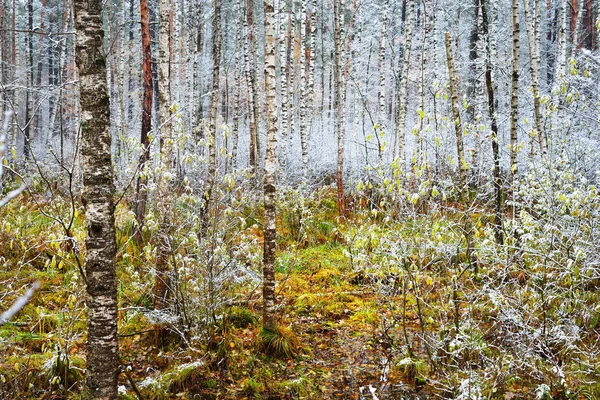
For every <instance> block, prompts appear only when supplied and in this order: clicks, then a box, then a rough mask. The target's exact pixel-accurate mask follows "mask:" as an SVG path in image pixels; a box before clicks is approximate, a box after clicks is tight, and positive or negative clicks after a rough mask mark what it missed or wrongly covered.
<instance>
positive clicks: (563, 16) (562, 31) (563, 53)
mask: <svg viewBox="0 0 600 400" xmlns="http://www.w3.org/2000/svg"><path fill="white" fill-rule="evenodd" d="M567 6H568V5H567V0H561V3H560V10H559V19H560V26H559V28H558V39H557V45H558V46H557V49H556V52H557V56H556V60H557V61H556V73H555V74H554V82H555V84H558V85H561V81H562V80H564V79H565V78H566V76H567V53H568V48H567V22H568V20H569V18H568V13H569V11H568V10H567Z"/></svg>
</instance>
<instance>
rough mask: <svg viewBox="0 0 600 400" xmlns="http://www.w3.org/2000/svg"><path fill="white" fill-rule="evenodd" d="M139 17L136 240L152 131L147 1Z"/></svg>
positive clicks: (142, 3) (145, 196)
mask: <svg viewBox="0 0 600 400" xmlns="http://www.w3.org/2000/svg"><path fill="white" fill-rule="evenodd" d="M140 16H141V26H142V77H143V79H142V80H143V86H144V95H143V99H142V131H141V134H140V143H141V144H142V154H141V155H140V161H139V167H138V168H139V176H138V180H137V187H136V193H137V206H136V212H135V217H136V221H137V225H138V231H137V232H138V233H137V235H136V237H137V239H138V240H141V238H142V236H141V233H142V232H141V230H142V227H143V226H144V214H145V213H146V203H147V201H148V188H147V183H148V176H147V174H146V171H145V168H146V163H147V162H148V160H149V159H150V138H149V136H148V135H149V133H150V130H151V129H152V96H153V84H152V53H151V51H150V20H149V16H148V0H140Z"/></svg>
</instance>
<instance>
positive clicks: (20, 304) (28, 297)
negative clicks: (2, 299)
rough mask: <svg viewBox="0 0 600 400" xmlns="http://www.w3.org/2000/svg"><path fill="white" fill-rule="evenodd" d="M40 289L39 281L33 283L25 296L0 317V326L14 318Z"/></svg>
mask: <svg viewBox="0 0 600 400" xmlns="http://www.w3.org/2000/svg"><path fill="white" fill-rule="evenodd" d="M40 287H41V284H40V282H39V281H35V282H34V283H33V286H32V287H31V288H29V289H28V290H27V292H25V294H24V295H23V296H21V297H19V298H18V299H17V301H15V303H14V304H13V305H12V306H11V307H10V308H9V309H8V310H6V311H5V312H3V313H2V316H0V326H2V325H4V324H5V323H7V322H8V321H9V320H10V319H11V318H12V317H14V316H15V315H16V314H17V313H18V312H19V311H21V309H22V308H23V307H25V306H26V305H27V303H29V301H30V300H31V298H32V297H33V295H34V294H35V292H37V291H38V290H39V289H40Z"/></svg>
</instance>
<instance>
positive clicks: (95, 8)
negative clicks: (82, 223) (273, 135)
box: [74, 0, 119, 399]
mask: <svg viewBox="0 0 600 400" xmlns="http://www.w3.org/2000/svg"><path fill="white" fill-rule="evenodd" d="M74 10H75V20H76V30H77V48H76V54H77V58H76V62H77V68H78V70H79V91H80V102H81V132H82V154H83V159H82V164H83V188H84V189H83V203H84V205H85V216H86V225H87V237H86V240H85V246H86V289H87V308H88V339H87V375H86V381H87V386H88V389H89V394H90V397H91V398H94V399H116V398H117V376H118V374H119V358H118V342H117V285H116V280H117V276H116V266H115V255H116V240H115V224H114V222H115V219H114V209H115V204H114V194H115V186H114V182H113V168H112V159H111V152H110V140H111V137H110V103H109V97H108V86H107V82H106V60H105V56H104V32H103V30H102V2H101V1H100V0H75V2H74Z"/></svg>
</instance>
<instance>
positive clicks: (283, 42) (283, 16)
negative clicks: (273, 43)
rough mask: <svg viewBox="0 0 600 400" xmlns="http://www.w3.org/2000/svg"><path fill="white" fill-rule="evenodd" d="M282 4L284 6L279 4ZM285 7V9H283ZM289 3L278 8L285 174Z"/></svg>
mask: <svg viewBox="0 0 600 400" xmlns="http://www.w3.org/2000/svg"><path fill="white" fill-rule="evenodd" d="M281 3H284V4H281ZM284 5H286V7H284ZM288 5H289V3H288V2H287V1H285V0H280V6H279V67H280V76H281V123H280V131H281V144H282V151H281V157H280V158H279V165H280V167H281V170H282V172H283V173H284V174H285V171H286V169H287V157H286V148H287V132H288V124H289V119H288V80H289V70H290V67H289V65H290V64H289V57H288V54H289V48H290V46H291V40H290V36H291V32H290V15H289V13H288V12H287V11H286V9H287V8H288V7H287V6H288ZM286 22H287V23H286Z"/></svg>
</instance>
